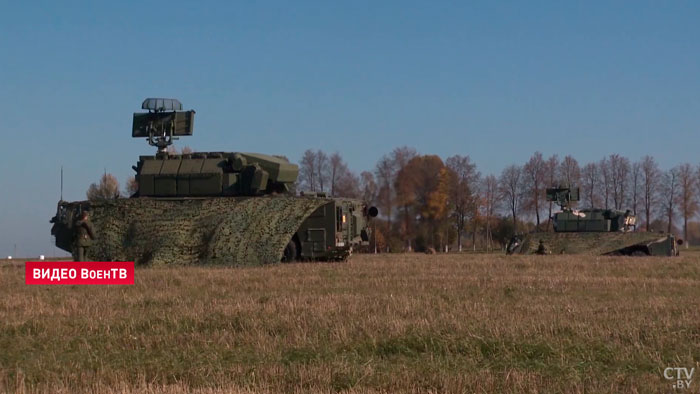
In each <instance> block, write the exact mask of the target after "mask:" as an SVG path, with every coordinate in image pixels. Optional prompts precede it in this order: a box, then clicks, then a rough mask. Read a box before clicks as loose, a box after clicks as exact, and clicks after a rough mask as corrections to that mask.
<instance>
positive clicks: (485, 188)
mask: <svg viewBox="0 0 700 394" xmlns="http://www.w3.org/2000/svg"><path fill="white" fill-rule="evenodd" d="M481 193H482V198H483V201H484V204H483V208H484V217H485V219H486V250H487V251H491V248H492V245H491V244H492V242H493V236H492V233H491V222H492V221H493V219H494V217H495V216H496V209H497V208H498V202H499V200H498V179H496V177H495V176H493V175H489V176H487V177H486V178H485V179H484V181H483V183H482V187H481Z"/></svg>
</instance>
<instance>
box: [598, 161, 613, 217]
mask: <svg viewBox="0 0 700 394" xmlns="http://www.w3.org/2000/svg"><path fill="white" fill-rule="evenodd" d="M598 173H599V174H600V177H599V178H598V179H599V181H600V190H602V191H603V202H604V204H603V206H604V207H605V209H608V208H610V195H611V194H612V171H611V170H610V161H609V160H608V159H607V158H605V157H604V158H603V159H602V160H601V161H600V162H598Z"/></svg>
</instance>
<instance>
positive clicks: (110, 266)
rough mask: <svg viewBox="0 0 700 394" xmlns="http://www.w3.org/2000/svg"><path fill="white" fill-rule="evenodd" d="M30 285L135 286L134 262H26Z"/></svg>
mask: <svg viewBox="0 0 700 394" xmlns="http://www.w3.org/2000/svg"><path fill="white" fill-rule="evenodd" d="M24 283H26V284H28V285H133V284H134V262H133V261H128V262H125V261H106V262H98V261H84V262H65V261H27V262H26V263H25V265H24Z"/></svg>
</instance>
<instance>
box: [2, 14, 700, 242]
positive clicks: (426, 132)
mask: <svg viewBox="0 0 700 394" xmlns="http://www.w3.org/2000/svg"><path fill="white" fill-rule="evenodd" d="M467 3H468V2H463V1H455V2H441V1H425V2H416V1H383V2H377V1H352V2H350V1H348V2H343V3H341V2H333V1H298V2H287V1H267V2H252V1H245V2H244V1H240V2H230V1H226V2H219V3H217V2H194V1H187V2H178V1H168V2H162V1H159V2H146V1H139V2H134V1H113V2H85V3H75V2H68V1H66V2H55V1H46V2H35V3H33V4H29V2H20V1H15V2H10V1H7V2H3V6H2V13H0V108H1V110H0V114H2V122H0V135H1V136H2V150H1V153H2V154H1V155H0V209H1V211H0V255H7V254H11V253H12V252H13V247H14V244H15V243H16V244H17V248H18V254H20V255H38V254H40V253H45V254H53V252H54V248H53V246H52V245H53V244H52V239H51V236H50V234H49V229H50V225H49V223H48V220H49V218H50V217H51V216H52V215H53V213H54V210H55V203H56V201H57V200H58V198H59V168H60V166H61V165H63V166H64V169H65V191H64V197H65V199H67V200H76V199H83V198H84V196H85V194H84V192H85V190H86V188H87V186H88V185H89V183H91V182H93V181H95V180H97V179H98V178H99V176H100V175H101V174H102V172H103V171H104V169H106V170H107V171H108V172H111V173H114V174H115V175H116V176H117V177H118V178H119V180H120V181H121V182H122V183H124V181H125V180H126V178H127V177H128V176H129V175H131V174H132V173H133V172H132V170H131V165H133V164H135V161H136V158H137V156H138V155H140V154H150V153H151V152H153V149H152V148H151V147H149V146H147V145H146V143H145V142H144V141H143V140H132V139H131V137H130V127H131V113H132V112H134V111H138V110H139V107H140V104H141V101H142V100H143V99H144V98H145V97H152V96H157V97H176V98H179V99H180V100H181V101H182V102H183V104H184V105H185V106H186V107H187V108H193V109H195V110H197V121H196V127H195V135H194V136H193V137H191V138H189V140H187V141H181V143H182V144H183V145H184V144H187V145H189V146H191V147H193V148H194V149H195V150H230V151H238V150H240V151H259V152H266V153H275V154H285V155H287V156H288V157H290V158H291V159H292V160H298V159H299V158H300V157H301V154H302V152H303V151H304V150H305V149H307V148H320V149H324V150H326V151H329V152H332V151H335V150H338V151H340V152H341V153H343V155H344V157H345V158H346V160H347V161H348V162H349V164H350V166H351V167H352V168H353V169H355V170H357V171H361V170H366V169H370V168H371V167H373V166H374V164H375V163H376V161H377V159H378V158H379V157H380V156H381V155H382V154H384V153H386V152H388V151H390V150H391V149H392V148H393V147H395V146H397V145H409V146H413V147H415V148H416V149H418V151H420V152H422V153H435V154H439V155H440V156H442V157H443V158H444V157H447V156H449V155H453V154H457V153H459V154H465V155H470V156H471V157H472V158H473V160H474V161H475V162H476V163H477V164H478V166H479V168H480V169H481V171H482V172H484V173H498V172H500V170H501V169H502V168H503V167H505V166H506V165H508V164H510V163H522V162H524V161H525V160H526V159H527V158H528V157H529V156H530V155H531V154H532V153H533V152H534V151H536V150H539V151H541V152H543V153H544V154H545V155H550V154H552V153H558V154H559V155H560V156H563V155H565V154H569V153H571V154H574V155H575V157H576V158H578V159H579V161H580V162H587V161H592V160H598V159H600V158H601V157H602V156H603V155H606V154H609V153H612V152H617V153H621V154H624V155H626V156H628V157H630V158H631V159H632V160H636V159H638V158H639V157H641V156H643V155H645V154H653V155H654V156H655V157H656V158H657V159H658V161H659V162H660V163H661V165H662V166H664V167H671V166H674V165H676V164H678V163H680V162H684V161H688V162H691V163H697V162H698V152H699V151H700V139H699V138H698V131H699V128H700V127H699V126H700V121H699V120H698V115H700V74H699V71H700V46H699V45H700V44H699V43H700V23H698V21H700V3H698V2H691V1H688V2H681V1H673V2H659V1H648V2H647V1H629V2H617V1H600V2H592V1H591V2H555V1H551V2H536V1H517V2H502V1H487V2H483V3H470V4H467Z"/></svg>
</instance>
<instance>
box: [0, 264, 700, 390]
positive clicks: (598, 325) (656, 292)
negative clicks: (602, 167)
mask: <svg viewBox="0 0 700 394" xmlns="http://www.w3.org/2000/svg"><path fill="white" fill-rule="evenodd" d="M698 362H700V255H698V254H693V253H691V254H686V255H685V256H682V257H680V258H676V259H668V258H637V259H633V258H622V257H614V258H613V257H571V256H528V257H516V256H501V255H498V256H496V255H473V254H464V255H434V256H427V255H419V254H415V255H378V256H374V255H358V256H354V257H353V258H352V259H351V260H350V261H349V262H348V263H345V264H324V263H320V264H308V263H307V264H290V265H275V266H269V267H263V268H247V269H232V268H221V267H176V268H146V269H137V271H136V284H135V285H134V286H121V287H120V286H26V285H24V270H23V268H22V266H18V265H16V264H12V265H10V264H4V265H0V391H2V392H5V391H10V392H12V391H17V392H66V393H68V392H71V393H72V392H115V393H116V392H119V393H122V392H151V393H160V392H167V393H170V392H173V393H181V392H182V393H184V392H202V393H218V392H269V393H277V392H342V391H345V392H367V393H369V392H476V393H482V392H483V393H490V392H511V393H528V392H538V393H556V392H577V393H584V392H587V393H588V392H630V393H636V392H641V393H646V392H674V391H675V392H693V393H697V392H698V391H699V390H700V371H699V370H700V365H699V364H698ZM669 366H671V367H676V366H678V367H688V368H691V367H695V368H696V373H695V379H694V381H693V383H692V386H691V388H692V390H690V391H677V390H673V389H672V387H671V385H672V382H670V381H668V380H665V379H664V378H663V370H664V368H666V367H669Z"/></svg>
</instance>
